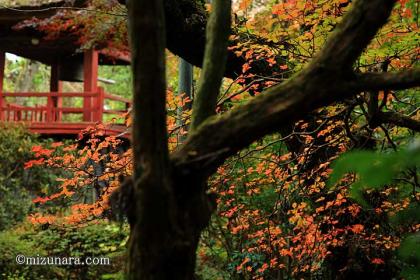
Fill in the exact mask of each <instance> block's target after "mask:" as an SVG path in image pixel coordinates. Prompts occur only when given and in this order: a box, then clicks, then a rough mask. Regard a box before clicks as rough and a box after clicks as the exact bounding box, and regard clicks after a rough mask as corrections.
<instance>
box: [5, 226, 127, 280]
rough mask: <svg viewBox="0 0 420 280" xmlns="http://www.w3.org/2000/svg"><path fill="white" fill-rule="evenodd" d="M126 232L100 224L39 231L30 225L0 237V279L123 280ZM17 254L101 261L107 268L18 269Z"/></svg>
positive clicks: (26, 267) (42, 267) (39, 229)
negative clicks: (107, 261) (105, 262)
mask: <svg viewBox="0 0 420 280" xmlns="http://www.w3.org/2000/svg"><path fill="white" fill-rule="evenodd" d="M127 239H128V230H127V228H126V227H124V226H120V225H116V224H111V223H108V222H100V223H97V224H91V225H85V226H81V227H72V228H58V227H55V228H52V227H50V228H47V229H41V228H39V227H34V226H33V225H31V224H23V225H20V226H19V227H17V228H13V229H11V230H8V231H4V232H2V233H0V264H1V265H0V279H8V280H12V279H13V280H17V279H24V280H32V279H34V280H35V279H37V280H38V279H48V280H55V279H57V280H58V279H82V280H90V279H92V280H93V279H95V280H96V279H123V269H124V263H125V251H126V250H125V249H126V242H127ZM18 254H22V255H25V256H34V257H36V256H37V255H39V256H48V257H79V258H81V259H82V260H83V258H86V257H104V258H109V259H110V265H91V266H85V265H80V266H74V265H73V266H64V265H63V266H27V265H21V266H19V265H17V264H16V262H15V258H16V256H17V255H18Z"/></svg>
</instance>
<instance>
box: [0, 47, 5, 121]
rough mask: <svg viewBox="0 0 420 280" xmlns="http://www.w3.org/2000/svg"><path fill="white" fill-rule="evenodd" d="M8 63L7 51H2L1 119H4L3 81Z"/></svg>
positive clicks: (0, 67)
mask: <svg viewBox="0 0 420 280" xmlns="http://www.w3.org/2000/svg"><path fill="white" fill-rule="evenodd" d="M5 65H6V54H5V52H0V121H3V120H4V110H3V106H4V105H5V104H4V99H3V81H4V70H5Z"/></svg>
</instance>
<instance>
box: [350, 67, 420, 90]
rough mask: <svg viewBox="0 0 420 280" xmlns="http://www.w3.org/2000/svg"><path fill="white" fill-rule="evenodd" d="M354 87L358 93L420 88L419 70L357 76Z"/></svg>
mask: <svg viewBox="0 0 420 280" xmlns="http://www.w3.org/2000/svg"><path fill="white" fill-rule="evenodd" d="M355 86H358V87H359V89H360V91H372V90H373V91H375V90H376V91H377V90H383V89H388V90H399V89H406V88H410V87H419V86H420V69H418V68H415V69H408V70H405V71H401V72H396V73H392V72H387V73H364V74H359V75H358V77H357V79H356V84H355Z"/></svg>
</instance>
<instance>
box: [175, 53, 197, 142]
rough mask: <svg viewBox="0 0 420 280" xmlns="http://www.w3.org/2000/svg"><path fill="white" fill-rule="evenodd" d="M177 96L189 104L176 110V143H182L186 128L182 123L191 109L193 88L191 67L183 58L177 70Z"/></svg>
mask: <svg viewBox="0 0 420 280" xmlns="http://www.w3.org/2000/svg"><path fill="white" fill-rule="evenodd" d="M178 71H179V72H178V73H179V74H178V96H180V97H181V98H182V99H189V100H190V102H188V103H186V104H184V105H183V106H180V107H178V108H177V121H176V124H177V126H178V127H182V129H180V134H179V137H178V142H183V141H184V140H185V138H186V133H187V131H186V130H187V128H188V127H187V126H186V125H185V123H184V122H183V115H184V112H186V111H188V110H190V109H191V101H192V86H193V84H192V83H193V66H192V65H191V64H190V63H188V62H187V61H186V60H184V59H183V58H179V69H178Z"/></svg>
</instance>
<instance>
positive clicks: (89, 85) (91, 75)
mask: <svg viewBox="0 0 420 280" xmlns="http://www.w3.org/2000/svg"><path fill="white" fill-rule="evenodd" d="M83 81H84V90H85V93H86V92H89V93H95V92H97V91H98V52H97V51H95V50H87V51H85V55H84V65H83ZM92 103H93V102H92V97H85V98H84V99H83V121H85V122H91V121H92V120H93V118H92V117H93V115H94V114H93V110H92V105H93V104H92Z"/></svg>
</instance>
